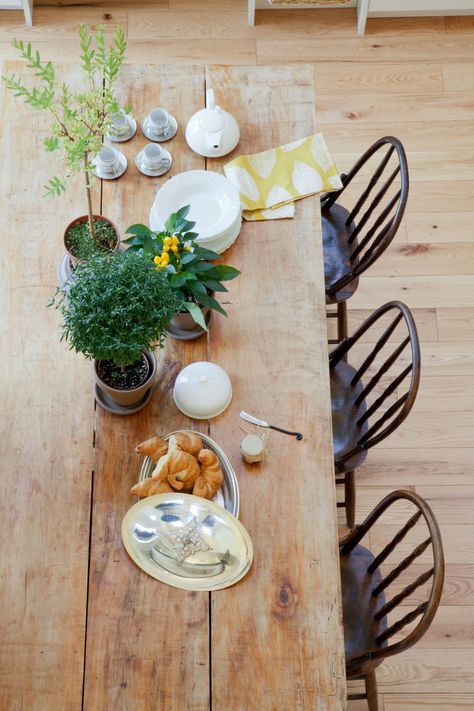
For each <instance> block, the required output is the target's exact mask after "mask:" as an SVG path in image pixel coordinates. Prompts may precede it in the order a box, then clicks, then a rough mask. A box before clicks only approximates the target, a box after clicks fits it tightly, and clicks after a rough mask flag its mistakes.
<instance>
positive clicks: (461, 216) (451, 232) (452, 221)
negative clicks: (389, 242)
mask: <svg viewBox="0 0 474 711" xmlns="http://www.w3.org/2000/svg"><path fill="white" fill-rule="evenodd" d="M466 206H467V205H466ZM405 219H406V228H407V239H408V242H409V243H415V244H420V243H429V244H435V243H438V242H442V243H445V242H455V243H459V242H466V243H468V244H469V245H470V248H471V249H472V245H474V212H451V211H450V210H448V211H446V212H444V211H439V212H423V211H422V212H414V211H413V205H412V204H411V200H410V206H409V210H408V213H407V215H406V218H405Z"/></svg>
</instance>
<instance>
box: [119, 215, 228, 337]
mask: <svg viewBox="0 0 474 711" xmlns="http://www.w3.org/2000/svg"><path fill="white" fill-rule="evenodd" d="M188 212H189V205H185V206H184V207H182V208H181V209H180V210H178V211H177V212H175V213H173V214H172V215H170V216H169V218H168V220H167V221H166V224H165V228H164V230H163V231H162V232H159V233H158V232H153V231H152V230H150V229H149V227H147V226H146V225H132V227H129V228H128V230H127V232H126V233H127V234H130V235H131V236H130V237H128V238H127V239H125V240H124V242H125V243H126V244H128V245H129V247H128V250H129V251H138V252H143V253H145V254H147V255H148V256H149V258H150V259H153V263H154V264H155V265H156V269H157V270H159V271H161V272H163V273H164V274H165V276H166V278H167V280H168V282H169V284H170V286H171V288H172V289H173V290H174V292H175V294H176V296H177V297H178V299H179V304H180V306H179V309H178V310H177V312H176V314H175V315H174V316H173V318H172V319H171V321H170V324H169V326H168V335H170V336H172V337H173V338H178V339H181V340H191V339H193V338H198V337H199V336H201V335H202V334H203V333H205V332H206V331H207V330H208V328H207V327H208V324H209V320H210V316H211V313H212V311H213V310H214V311H218V312H219V313H221V314H223V315H224V316H227V313H226V312H225V310H224V309H223V308H222V306H221V305H220V304H219V302H218V301H217V300H216V299H215V298H214V296H215V292H216V291H217V292H224V293H225V292H227V288H226V287H225V286H224V285H223V283H222V282H223V281H230V280H231V279H235V278H236V277H237V276H238V275H239V274H240V272H239V270H238V269H235V268H234V267H230V266H228V265H226V264H213V261H214V260H216V259H219V258H220V256H219V254H217V253H216V252H213V251H212V250H210V249H206V248H205V247H202V246H201V245H200V244H198V243H197V242H196V241H195V240H196V238H197V237H198V236H199V235H198V234H197V233H196V232H192V229H193V228H194V227H195V224H196V223H195V222H191V221H189V220H187V219H186V216H187V214H188Z"/></svg>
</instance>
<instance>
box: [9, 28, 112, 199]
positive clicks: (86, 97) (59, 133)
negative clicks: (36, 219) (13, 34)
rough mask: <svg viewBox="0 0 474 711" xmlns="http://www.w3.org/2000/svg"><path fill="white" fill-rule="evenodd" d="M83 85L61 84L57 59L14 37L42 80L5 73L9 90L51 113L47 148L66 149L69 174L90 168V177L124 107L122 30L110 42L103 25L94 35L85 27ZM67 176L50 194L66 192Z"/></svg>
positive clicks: (54, 182) (52, 184)
mask: <svg viewBox="0 0 474 711" xmlns="http://www.w3.org/2000/svg"><path fill="white" fill-rule="evenodd" d="M79 39H80V47H81V69H82V78H83V82H82V83H83V86H82V89H81V90H80V91H73V90H72V89H71V88H70V87H68V85H67V84H66V83H65V82H61V81H60V79H59V78H58V76H57V74H56V70H55V68H54V66H53V64H52V63H51V62H43V61H42V60H41V56H40V53H39V52H38V51H33V49H32V47H31V43H29V42H28V44H25V43H24V42H23V41H22V40H14V41H13V46H14V47H15V48H16V49H17V50H18V52H19V54H20V57H21V58H22V59H24V60H25V61H26V66H27V68H28V69H29V70H30V71H31V73H32V74H33V75H34V77H35V78H36V80H37V84H36V86H33V87H32V88H28V87H27V86H26V85H25V84H24V83H23V81H22V79H21V77H19V76H16V75H14V74H13V75H11V76H10V77H3V80H4V81H5V83H6V86H7V87H8V89H10V90H11V91H12V92H13V93H14V95H15V96H18V97H21V98H23V99H24V101H25V102H26V103H27V104H29V105H30V106H32V107H33V108H34V109H38V110H42V111H46V112H47V113H48V114H49V116H50V118H51V123H50V126H49V130H50V135H49V136H47V137H46V138H45V139H44V147H45V149H46V150H47V151H56V150H61V151H62V154H63V156H64V160H65V163H66V169H67V171H66V172H67V175H68V176H69V175H74V174H76V173H78V172H80V171H84V170H85V171H86V172H87V173H88V174H89V177H90V171H91V168H92V164H93V159H94V157H95V156H96V155H97V153H98V152H99V151H100V150H101V148H102V138H103V136H104V135H105V134H106V133H107V132H108V129H109V126H110V116H111V115H112V114H114V113H116V112H117V111H118V110H119V106H118V104H117V100H116V98H115V94H114V84H115V82H116V80H117V78H118V75H119V72H120V67H121V65H122V63H123V61H124V59H125V50H126V42H125V35H124V31H123V29H122V28H121V27H119V28H118V29H117V32H116V34H115V37H114V38H113V42H112V45H111V46H110V47H109V48H106V46H105V37H104V29H103V27H97V29H96V31H95V33H94V34H91V33H90V32H89V30H88V28H87V26H86V25H80V27H79ZM64 189H65V184H64V179H61V178H59V177H54V178H52V179H51V180H49V182H48V183H47V184H46V186H45V191H46V193H45V194H46V195H60V194H61V193H62V192H63V191H64Z"/></svg>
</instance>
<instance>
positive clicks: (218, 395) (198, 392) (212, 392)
mask: <svg viewBox="0 0 474 711" xmlns="http://www.w3.org/2000/svg"><path fill="white" fill-rule="evenodd" d="M173 398H174V401H175V403H176V406H177V407H178V408H179V409H180V410H181V412H183V413H184V414H185V415H187V416H188V417H192V418H193V419H195V420H207V419H209V418H211V417H216V416H217V415H220V414H221V412H224V410H225V409H226V407H227V406H228V405H229V403H230V401H231V400H232V385H231V382H230V378H229V376H228V375H227V373H226V372H225V370H224V369H223V368H221V367H220V365H217V364H216V363H209V362H207V361H198V362H196V363H191V364H190V365H187V366H186V367H185V368H183V370H181V371H180V372H179V373H178V377H177V378H176V382H175V384H174V389H173Z"/></svg>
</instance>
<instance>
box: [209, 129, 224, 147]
mask: <svg viewBox="0 0 474 711" xmlns="http://www.w3.org/2000/svg"><path fill="white" fill-rule="evenodd" d="M221 141H222V131H208V132H207V133H206V143H207V147H208V149H209V150H213V151H218V150H219V149H220V147H221Z"/></svg>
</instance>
